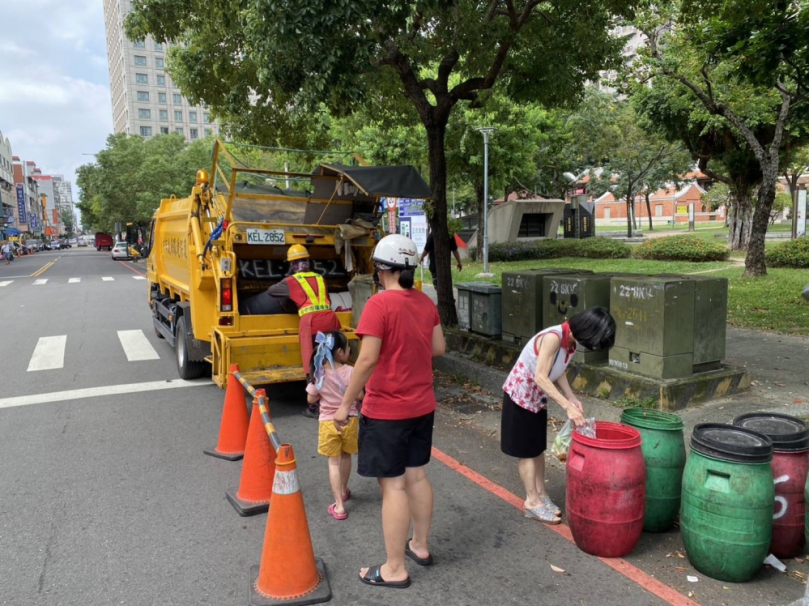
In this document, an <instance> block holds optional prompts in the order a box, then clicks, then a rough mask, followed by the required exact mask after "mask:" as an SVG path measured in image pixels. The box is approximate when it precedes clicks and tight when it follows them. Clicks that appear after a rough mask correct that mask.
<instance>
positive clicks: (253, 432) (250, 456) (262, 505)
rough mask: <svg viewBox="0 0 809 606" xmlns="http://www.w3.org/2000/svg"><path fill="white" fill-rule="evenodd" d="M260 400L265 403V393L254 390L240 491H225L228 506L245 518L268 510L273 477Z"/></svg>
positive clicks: (268, 441)
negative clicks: (262, 399) (231, 506)
mask: <svg viewBox="0 0 809 606" xmlns="http://www.w3.org/2000/svg"><path fill="white" fill-rule="evenodd" d="M259 397H263V398H264V401H265V402H266V401H267V394H266V393H265V392H264V390H263V389H258V390H256V397H255V398H254V399H253V413H252V414H251V416H250V428H249V429H248V430H247V444H246V445H245V447H244V461H242V476H241V480H240V482H239V489H238V490H229V491H226V492H225V495H226V496H227V498H228V501H230V504H231V505H233V507H234V508H235V509H236V511H237V512H238V513H239V515H240V516H244V517H246V516H253V515H256V514H257V513H264V512H265V511H267V509H269V507H270V497H271V496H272V483H273V477H274V476H275V451H274V450H273V448H272V446H271V445H270V438H269V436H268V435H267V428H266V427H264V421H263V420H262V418H261V412H260V411H259V408H258V398H259Z"/></svg>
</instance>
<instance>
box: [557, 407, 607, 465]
mask: <svg viewBox="0 0 809 606" xmlns="http://www.w3.org/2000/svg"><path fill="white" fill-rule="evenodd" d="M576 431H577V432H578V433H580V434H582V435H583V436H586V437H588V438H595V437H596V420H595V417H591V418H589V419H585V421H584V425H582V426H581V427H576ZM572 439H573V423H572V422H571V421H570V419H568V420H567V422H565V424H564V425H562V428H561V429H560V430H559V433H557V434H556V439H555V440H554V441H553V445H552V446H551V452H552V453H553V456H555V457H556V458H557V459H558V460H559V462H560V463H564V462H565V461H566V460H567V451H568V450H569V449H570V440H572Z"/></svg>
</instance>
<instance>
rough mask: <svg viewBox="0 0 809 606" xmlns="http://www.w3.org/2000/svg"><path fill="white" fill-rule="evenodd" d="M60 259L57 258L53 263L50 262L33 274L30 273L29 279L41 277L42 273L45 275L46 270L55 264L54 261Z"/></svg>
mask: <svg viewBox="0 0 809 606" xmlns="http://www.w3.org/2000/svg"><path fill="white" fill-rule="evenodd" d="M60 258H61V257H59V258H57V259H56V260H55V261H51V262H50V263H46V264H45V265H43V266H42V267H40V268H39V269H38V270H36V271H35V272H34V273H32V274H31V276H30V277H31V278H36V277H37V276H41V275H42V274H44V273H45V272H46V271H47V270H48V268H49V267H50V266H51V265H53V264H54V263H56V261H58V260H59V259H60Z"/></svg>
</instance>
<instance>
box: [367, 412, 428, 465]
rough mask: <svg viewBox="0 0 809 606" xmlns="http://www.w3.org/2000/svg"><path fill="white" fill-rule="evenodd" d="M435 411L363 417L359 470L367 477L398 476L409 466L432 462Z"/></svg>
mask: <svg viewBox="0 0 809 606" xmlns="http://www.w3.org/2000/svg"><path fill="white" fill-rule="evenodd" d="M434 421H435V413H434V412H431V413H430V414H427V415H424V416H422V417H416V418H415V419H402V420H397V421H385V420H382V419H369V418H368V417H365V416H361V417H360V438H359V449H360V453H359V457H358V458H357V473H359V474H360V475H361V476H365V477H366V478H397V477H399V476H401V475H404V472H405V468H407V467H421V466H422V465H426V464H427V463H429V462H430V452H431V450H432V447H433V423H434Z"/></svg>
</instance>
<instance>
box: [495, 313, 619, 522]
mask: <svg viewBox="0 0 809 606" xmlns="http://www.w3.org/2000/svg"><path fill="white" fill-rule="evenodd" d="M614 343H615V320H613V318H612V316H610V314H609V312H608V311H607V310H606V309H604V308H603V307H593V308H591V309H588V310H586V311H583V312H581V313H578V314H576V315H575V316H573V317H572V318H571V319H570V321H569V322H565V323H564V324H561V325H559V326H551V327H550V328H546V329H545V330H543V331H542V332H540V333H539V334H537V335H534V337H532V338H531V340H530V341H528V343H527V344H526V345H525V347H524V348H523V350H522V353H521V354H520V357H519V359H518V360H517V363H516V364H515V365H514V368H512V369H511V372H510V373H509V375H508V378H507V379H506V382H505V383H504V384H503V391H504V392H505V393H504V394H503V416H502V420H501V424H500V448H501V450H502V451H503V452H504V453H505V454H507V455H510V456H512V457H517V458H518V459H519V465H518V467H519V470H520V477H521V478H522V481H523V484H524V485H525V492H526V498H525V517H527V518H534V519H537V520H540V521H542V522H547V523H548V524H559V523H560V522H561V521H562V519H561V518H560V517H559V516H560V515H561V513H562V512H561V510H560V509H559V508H558V507H557V506H556V505H555V504H554V502H553V501H551V498H550V496H548V493H547V492H546V490H545V456H544V452H545V449H546V447H547V430H548V411H547V406H548V399H549V398H550V399H551V400H553V401H554V402H556V403H557V404H558V405H559V406H561V407H562V408H563V409H564V411H565V412H566V413H567V417H568V419H570V420H571V421H572V422H573V423H574V424H575V425H577V426H579V425H583V424H584V410H583V409H582V405H581V402H579V401H578V399H576V396H575V395H573V390H572V389H570V384H569V383H568V382H567V377H566V376H565V370H566V369H567V366H568V364H570V359H571V358H572V357H573V354H574V353H575V352H576V347H577V346H578V345H582V346H583V347H586V348H587V349H590V350H594V351H598V350H603V349H609V348H610V347H612V346H613V344H614ZM557 385H558V388H557Z"/></svg>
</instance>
